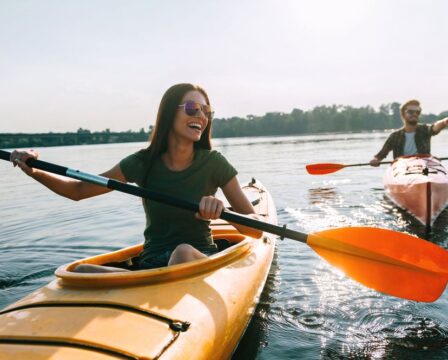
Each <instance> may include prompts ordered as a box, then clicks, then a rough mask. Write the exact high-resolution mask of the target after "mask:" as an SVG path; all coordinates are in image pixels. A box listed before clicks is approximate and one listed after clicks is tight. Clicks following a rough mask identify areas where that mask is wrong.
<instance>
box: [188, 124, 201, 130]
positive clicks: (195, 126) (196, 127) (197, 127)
mask: <svg viewBox="0 0 448 360" xmlns="http://www.w3.org/2000/svg"><path fill="white" fill-rule="evenodd" d="M188 127H190V128H192V129H197V130H201V128H202V127H201V124H198V123H190V124H188Z"/></svg>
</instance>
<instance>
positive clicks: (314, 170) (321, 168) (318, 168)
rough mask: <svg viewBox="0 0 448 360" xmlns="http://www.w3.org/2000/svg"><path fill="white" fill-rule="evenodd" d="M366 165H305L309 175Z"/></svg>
mask: <svg viewBox="0 0 448 360" xmlns="http://www.w3.org/2000/svg"><path fill="white" fill-rule="evenodd" d="M439 160H448V157H443V158H440V159H439ZM392 162H393V161H383V162H380V164H392ZM366 165H370V163H363V164H350V165H344V164H334V163H322V164H309V165H306V170H307V171H308V173H309V174H311V175H326V174H332V173H334V172H336V171H339V170H341V169H343V168H346V167H352V166H366Z"/></svg>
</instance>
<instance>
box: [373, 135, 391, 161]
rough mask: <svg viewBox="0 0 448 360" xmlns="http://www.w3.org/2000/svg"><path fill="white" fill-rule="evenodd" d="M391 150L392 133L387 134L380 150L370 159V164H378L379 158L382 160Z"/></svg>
mask: <svg viewBox="0 0 448 360" xmlns="http://www.w3.org/2000/svg"><path fill="white" fill-rule="evenodd" d="M391 150H392V134H391V135H389V137H388V138H387V140H386V142H385V143H384V145H383V148H382V149H381V150H380V152H379V153H378V154H376V155H375V156H374V157H373V159H372V160H370V165H372V166H380V162H381V160H383V159H384V158H385V157H386V156H387V154H389V152H390V151H391Z"/></svg>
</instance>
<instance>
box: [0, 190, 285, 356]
mask: <svg viewBox="0 0 448 360" xmlns="http://www.w3.org/2000/svg"><path fill="white" fill-rule="evenodd" d="M243 190H244V192H245V193H251V194H252V197H253V195H254V194H256V196H258V202H257V204H256V205H255V209H256V211H257V213H259V214H261V215H264V216H265V219H266V221H268V222H272V223H276V222H277V218H276V210H275V206H274V203H273V201H272V198H271V196H270V194H269V193H268V192H267V190H266V189H265V188H264V187H263V186H262V185H261V184H259V183H252V184H249V185H247V186H245V187H243ZM212 231H213V236H214V238H215V239H226V240H227V241H229V242H230V244H231V246H230V247H228V248H227V249H225V250H223V251H221V252H219V253H218V254H215V255H213V256H211V257H209V258H208V259H201V260H197V261H192V262H189V263H184V264H179V265H175V266H170V267H166V268H160V269H153V270H141V271H132V272H123V273H112V274H78V273H73V272H72V271H70V270H71V269H73V268H74V267H75V266H76V265H77V264H79V263H90V264H104V263H109V262H116V261H119V260H125V259H127V258H131V257H132V256H133V255H135V254H138V252H139V251H141V245H138V246H133V247H130V248H127V249H123V250H119V251H117V252H114V253H109V254H104V255H99V256H95V257H91V258H87V259H83V260H80V261H77V262H74V263H72V264H68V265H64V266H61V267H60V268H59V269H58V270H57V271H56V275H57V279H56V280H54V281H52V282H51V283H50V284H48V285H47V286H45V287H43V288H41V289H39V290H37V291H36V292H34V293H33V294H31V295H29V296H27V297H26V298H24V299H22V300H20V301H18V302H17V303H15V304H12V305H10V306H9V307H7V308H6V309H4V310H3V311H2V312H1V313H0V314H1V315H0V358H1V359H5V360H6V359H8V360H9V359H17V358H26V359H30V360H36V359H64V360H66V359H72V358H73V359H85V360H90V359H117V358H124V359H154V358H158V359H211V358H213V359H227V358H229V357H231V355H232V353H233V351H234V349H235V348H236V346H237V344H238V342H239V340H240V338H241V336H242V335H243V333H244V331H245V329H246V327H247V325H248V322H249V321H250V319H251V316H252V314H253V313H254V310H255V307H256V305H257V302H258V299H259V296H260V295H261V291H262V289H263V287H264V284H265V281H266V278H267V275H268V272H269V268H270V265H271V262H272V258H273V255H274V250H275V241H276V239H275V237H274V236H273V235H270V234H263V237H262V238H261V239H253V238H249V237H245V236H243V235H241V234H240V233H238V232H237V231H236V229H235V228H234V227H233V226H231V225H229V224H228V223H226V222H224V221H222V220H217V221H214V222H213V223H212Z"/></svg>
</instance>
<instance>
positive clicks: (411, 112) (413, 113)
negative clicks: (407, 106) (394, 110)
mask: <svg viewBox="0 0 448 360" xmlns="http://www.w3.org/2000/svg"><path fill="white" fill-rule="evenodd" d="M406 112H407V113H408V114H409V115H420V114H421V112H422V111H421V110H406Z"/></svg>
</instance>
